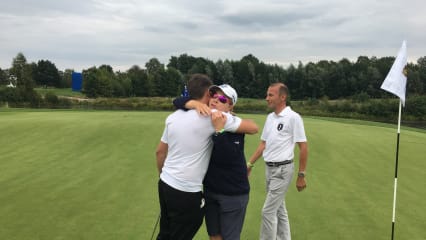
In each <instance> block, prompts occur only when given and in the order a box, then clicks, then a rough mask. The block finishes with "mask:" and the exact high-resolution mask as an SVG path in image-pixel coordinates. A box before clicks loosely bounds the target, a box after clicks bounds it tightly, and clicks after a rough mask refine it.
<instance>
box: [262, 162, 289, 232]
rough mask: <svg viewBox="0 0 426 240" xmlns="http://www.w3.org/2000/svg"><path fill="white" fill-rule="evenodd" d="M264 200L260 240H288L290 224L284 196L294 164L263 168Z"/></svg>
mask: <svg viewBox="0 0 426 240" xmlns="http://www.w3.org/2000/svg"><path fill="white" fill-rule="evenodd" d="M265 169H266V170H265V172H266V192H267V193H266V199H265V203H264V204H263V209H262V225H261V228H260V239H261V240H290V239H291V234H290V223H289V220H288V215H287V209H286V207H285V194H286V193H287V190H288V187H289V185H290V183H291V179H292V178H293V172H294V163H290V164H287V165H281V166H278V167H269V166H265Z"/></svg>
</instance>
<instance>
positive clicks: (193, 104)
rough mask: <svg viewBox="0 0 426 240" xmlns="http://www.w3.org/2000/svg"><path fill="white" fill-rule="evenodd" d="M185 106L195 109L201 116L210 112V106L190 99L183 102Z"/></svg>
mask: <svg viewBox="0 0 426 240" xmlns="http://www.w3.org/2000/svg"><path fill="white" fill-rule="evenodd" d="M185 107H186V108H188V109H195V110H196V111H197V113H198V114H200V115H203V116H209V115H210V114H211V110H210V108H209V107H208V106H207V105H206V104H204V103H201V102H199V101H195V100H190V101H188V102H187V103H186V104H185Z"/></svg>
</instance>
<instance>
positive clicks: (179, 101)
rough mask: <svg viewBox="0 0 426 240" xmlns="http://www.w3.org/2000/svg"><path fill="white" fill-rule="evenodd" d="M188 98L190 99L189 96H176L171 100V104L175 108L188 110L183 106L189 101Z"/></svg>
mask: <svg viewBox="0 0 426 240" xmlns="http://www.w3.org/2000/svg"><path fill="white" fill-rule="evenodd" d="M189 100H191V98H189V97H178V98H175V99H174V100H173V105H174V106H175V108H176V109H182V110H184V111H188V110H189V109H187V108H186V107H185V104H186V103H187V102H189Z"/></svg>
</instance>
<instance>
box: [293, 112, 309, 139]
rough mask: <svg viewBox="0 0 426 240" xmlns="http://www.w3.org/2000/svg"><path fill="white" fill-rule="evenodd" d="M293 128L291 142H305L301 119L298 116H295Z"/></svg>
mask: <svg viewBox="0 0 426 240" xmlns="http://www.w3.org/2000/svg"><path fill="white" fill-rule="evenodd" d="M293 121H294V126H293V141H294V142H295V143H297V142H307V139H306V134H305V127H304V126H303V119H302V117H300V115H299V114H297V115H296V116H295V117H294V119H293Z"/></svg>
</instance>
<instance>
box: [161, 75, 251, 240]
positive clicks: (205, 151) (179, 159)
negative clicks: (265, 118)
mask: <svg viewBox="0 0 426 240" xmlns="http://www.w3.org/2000/svg"><path fill="white" fill-rule="evenodd" d="M211 85H212V81H211V80H210V78H208V77H207V76H206V75H202V74H194V75H193V76H192V77H191V79H190V80H189V82H188V91H189V95H190V97H191V98H192V99H194V100H197V101H200V102H202V103H205V104H207V103H208V102H209V100H210V94H209V87H210V86H211ZM241 122H242V120H241V119H240V118H238V117H235V116H232V115H231V114H227V113H221V112H214V113H212V116H211V117H210V116H203V115H200V114H198V113H197V111H196V110H189V111H183V110H177V111H175V112H174V113H172V114H170V115H169V116H168V117H167V120H166V125H165V128H164V132H163V135H162V137H161V141H160V143H159V145H158V147H157V151H156V157H157V168H158V171H159V173H160V180H159V184H158V194H159V200H160V208H161V218H160V232H159V234H158V236H157V240H190V239H192V238H193V237H194V235H195V234H196V233H197V231H198V229H199V228H200V226H201V224H202V222H203V217H204V208H203V206H204V199H203V197H202V192H201V191H202V182H203V178H204V175H205V173H206V171H207V167H208V165H209V159H210V155H211V152H212V149H213V142H212V135H213V134H214V133H215V132H223V131H229V132H236V131H237V130H238V129H239V128H240V127H241V126H240V125H242V126H243V125H244V123H243V124H241Z"/></svg>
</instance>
